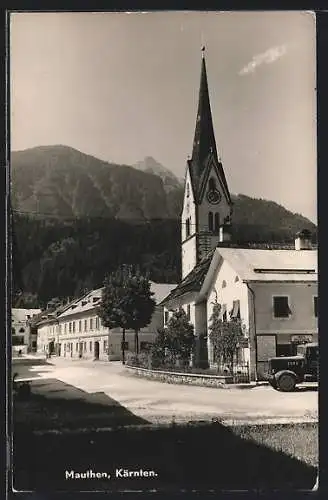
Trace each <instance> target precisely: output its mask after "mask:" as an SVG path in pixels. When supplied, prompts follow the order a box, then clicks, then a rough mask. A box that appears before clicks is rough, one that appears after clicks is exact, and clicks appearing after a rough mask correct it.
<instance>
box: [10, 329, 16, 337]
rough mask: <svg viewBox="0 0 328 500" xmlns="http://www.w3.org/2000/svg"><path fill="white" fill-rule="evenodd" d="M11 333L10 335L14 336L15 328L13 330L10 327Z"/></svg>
mask: <svg viewBox="0 0 328 500" xmlns="http://www.w3.org/2000/svg"><path fill="white" fill-rule="evenodd" d="M11 333H12V335H15V333H16V330H15V328H14V327H12V329H11Z"/></svg>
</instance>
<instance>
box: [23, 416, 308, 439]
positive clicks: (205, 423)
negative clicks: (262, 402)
mask: <svg viewBox="0 0 328 500" xmlns="http://www.w3.org/2000/svg"><path fill="white" fill-rule="evenodd" d="M218 424H219V425H222V426H224V427H236V426H242V427H245V426H247V427H252V426H263V427H264V426H274V425H281V426H284V425H285V426H287V425H311V424H318V420H309V419H307V420H304V419H301V418H299V419H297V418H290V419H289V418H271V419H270V418H268V419H265V418H262V419H261V418H259V419H254V421H252V420H233V419H222V420H221V419H220V418H217V419H216V418H213V419H212V420H198V421H197V420H195V421H188V422H176V421H173V422H169V423H153V424H140V425H125V426H124V425H121V426H116V427H98V428H96V429H92V428H80V429H68V428H63V429H44V430H32V431H31V432H32V433H33V434H34V435H37V436H43V435H49V434H54V435H65V434H69V435H77V434H102V433H104V432H119V431H121V432H133V431H143V430H148V431H152V432H155V431H158V430H161V429H177V428H188V429H190V428H193V427H209V426H211V427H215V426H216V425H218Z"/></svg>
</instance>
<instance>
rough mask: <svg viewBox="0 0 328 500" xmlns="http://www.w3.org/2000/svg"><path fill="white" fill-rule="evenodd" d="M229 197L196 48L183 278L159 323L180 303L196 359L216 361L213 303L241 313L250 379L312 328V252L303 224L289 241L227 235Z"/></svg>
mask: <svg viewBox="0 0 328 500" xmlns="http://www.w3.org/2000/svg"><path fill="white" fill-rule="evenodd" d="M232 218H233V204H232V202H231V197H230V194H229V188H228V184H227V180H226V177H225V173H224V170H223V165H222V161H221V159H220V157H219V155H218V153H217V148H216V141H215V135H214V129H213V121H212V114H211V106H210V99H209V91H208V82H207V73H206V64H205V55H204V49H202V63H201V79H200V90H199V102H198V111H197V118H196V126H195V135H194V142H193V149H192V155H191V158H190V159H188V161H187V166H186V173H185V188H184V200H183V209H182V213H181V253H182V277H181V282H180V283H179V284H178V286H177V287H176V288H175V289H173V290H172V291H171V292H170V294H169V295H168V296H167V297H166V298H165V299H164V300H163V305H164V323H165V324H167V321H169V318H170V316H171V314H172V311H174V310H176V309H178V308H180V307H182V308H184V310H185V311H186V314H187V316H188V319H189V321H190V322H191V323H192V324H193V326H194V332H195V336H196V346H197V349H196V356H195V363H200V362H201V361H204V360H205V358H206V361H208V363H209V364H210V366H214V365H215V363H216V361H215V360H214V356H213V345H211V341H210V336H209V334H208V333H209V327H210V318H211V315H212V311H213V305H214V303H218V304H220V305H221V313H220V314H221V319H223V320H231V319H232V318H240V320H241V321H242V323H243V326H244V338H243V340H242V342H241V345H240V347H239V348H238V351H237V353H236V362H237V363H239V364H240V365H243V364H248V366H249V368H250V374H251V378H252V379H259V378H261V377H263V374H264V373H265V371H266V367H267V361H268V358H269V357H271V356H276V355H278V356H280V355H286V354H291V353H293V352H295V345H297V343H299V342H305V341H315V340H317V338H318V333H317V314H318V310H317V307H318V304H317V296H318V293H317V251H316V250H315V249H312V245H311V235H310V234H309V233H308V231H301V232H300V233H298V234H297V235H296V239H295V245H294V246H293V247H292V248H290V247H289V248H276V246H275V245H271V246H270V245H262V246H258V247H256V245H255V244H254V245H252V244H249V245H247V248H241V247H240V246H238V245H237V244H235V243H234V242H233V239H232V233H233V231H232V229H233V226H232Z"/></svg>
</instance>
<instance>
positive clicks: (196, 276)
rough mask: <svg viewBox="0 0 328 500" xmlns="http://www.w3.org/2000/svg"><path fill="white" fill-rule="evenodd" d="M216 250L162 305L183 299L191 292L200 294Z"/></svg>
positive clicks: (207, 256) (211, 252) (206, 257)
mask: <svg viewBox="0 0 328 500" xmlns="http://www.w3.org/2000/svg"><path fill="white" fill-rule="evenodd" d="M214 252H215V248H214V249H212V250H211V251H210V252H209V253H208V254H207V255H206V256H205V257H204V258H203V259H202V260H201V261H200V262H199V263H198V264H197V265H196V266H195V267H194V268H193V269H192V271H190V273H189V274H188V275H187V276H186V277H185V278H184V279H183V280H182V281H181V283H179V284H178V286H177V287H175V288H174V289H173V290H172V291H171V292H170V293H169V295H168V296H167V297H165V299H164V300H163V301H162V304H166V303H168V302H169V301H170V300H172V299H175V298H178V297H181V296H182V295H185V294H186V293H189V292H199V291H200V289H201V287H202V284H203V282H204V279H205V277H206V274H207V271H208V269H209V267H210V264H211V262H212V257H213V255H214Z"/></svg>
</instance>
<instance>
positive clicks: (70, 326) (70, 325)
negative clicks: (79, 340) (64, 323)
mask: <svg viewBox="0 0 328 500" xmlns="http://www.w3.org/2000/svg"><path fill="white" fill-rule="evenodd" d="M68 331H69V333H72V323H69V324H68Z"/></svg>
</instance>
